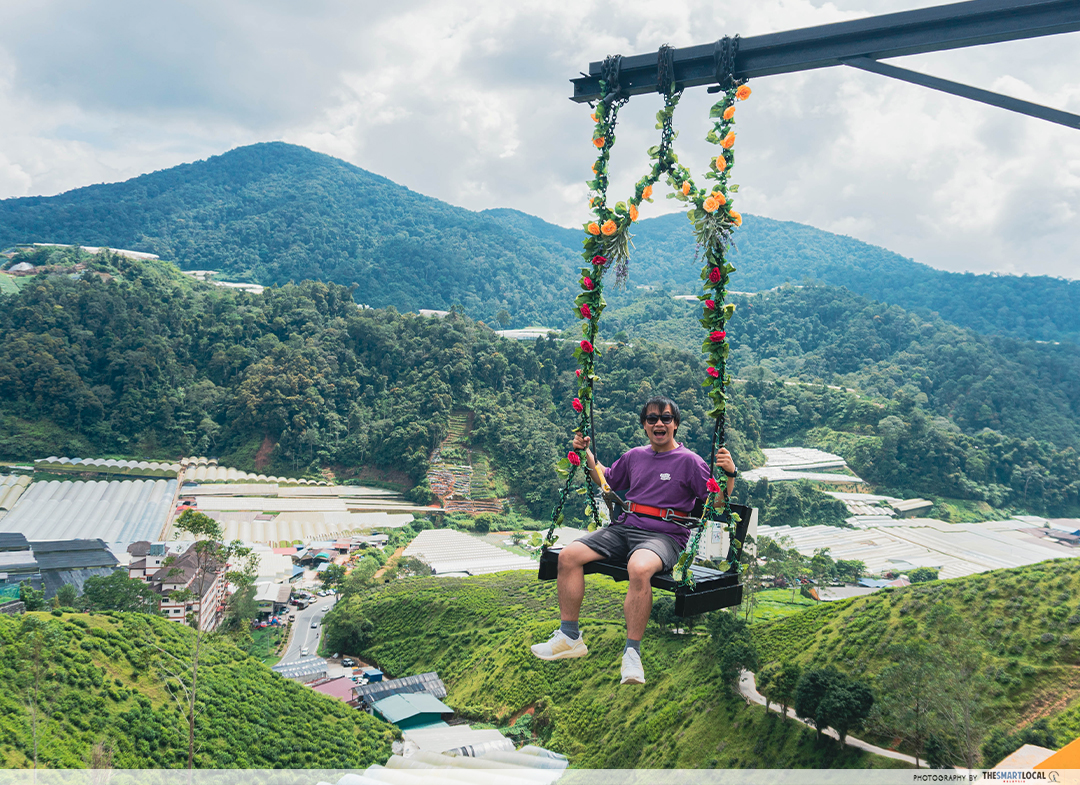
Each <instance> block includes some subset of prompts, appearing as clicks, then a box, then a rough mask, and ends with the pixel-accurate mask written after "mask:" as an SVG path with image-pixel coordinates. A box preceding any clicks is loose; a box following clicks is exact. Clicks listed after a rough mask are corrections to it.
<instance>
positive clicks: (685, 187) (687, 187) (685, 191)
mask: <svg viewBox="0 0 1080 785" xmlns="http://www.w3.org/2000/svg"><path fill="white" fill-rule="evenodd" d="M682 193H683V196H689V195H690V183H683V184H682Z"/></svg>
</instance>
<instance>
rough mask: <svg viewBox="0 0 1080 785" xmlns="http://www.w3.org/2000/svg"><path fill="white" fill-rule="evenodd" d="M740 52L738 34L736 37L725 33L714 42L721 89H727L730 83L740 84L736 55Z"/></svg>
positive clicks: (716, 71)
mask: <svg viewBox="0 0 1080 785" xmlns="http://www.w3.org/2000/svg"><path fill="white" fill-rule="evenodd" d="M738 54H739V36H737V35H736V36H735V37H734V38H732V37H730V36H726V35H725V36H724V37H723V38H721V39H719V40H718V41H717V42H716V43H715V44H713V66H714V67H715V69H716V70H715V74H716V83H717V84H718V85H720V87H721V89H727V87H728V85H729V84H738V80H737V79H736V78H735V57H736V55H738Z"/></svg>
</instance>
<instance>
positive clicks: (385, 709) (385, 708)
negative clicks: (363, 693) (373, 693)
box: [372, 692, 454, 730]
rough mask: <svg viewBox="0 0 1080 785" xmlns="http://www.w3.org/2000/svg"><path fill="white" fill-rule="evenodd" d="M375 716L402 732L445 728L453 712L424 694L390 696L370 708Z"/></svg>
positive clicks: (439, 701) (432, 697) (432, 696)
mask: <svg viewBox="0 0 1080 785" xmlns="http://www.w3.org/2000/svg"><path fill="white" fill-rule="evenodd" d="M372 709H373V710H374V712H375V713H376V714H378V715H379V716H380V717H382V718H383V719H384V720H386V721H387V722H389V723H391V724H393V725H397V726H398V727H399V728H401V729H402V730H407V729H410V728H430V727H432V726H445V725H446V721H447V720H449V719H451V718H452V717H453V716H454V710H453V709H452V708H450V707H449V706H447V705H446V704H445V703H443V702H442V701H441V700H439V699H438V698H436V697H435V696H434V695H428V694H427V693H426V692H417V693H412V694H408V693H406V694H403V695H391V696H390V697H389V698H383V699H382V700H380V701H376V702H375V704H374V705H373V706H372Z"/></svg>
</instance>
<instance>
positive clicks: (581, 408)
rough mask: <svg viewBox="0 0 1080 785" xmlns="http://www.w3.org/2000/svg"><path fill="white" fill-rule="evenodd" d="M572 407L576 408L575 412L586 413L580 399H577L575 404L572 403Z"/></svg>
mask: <svg viewBox="0 0 1080 785" xmlns="http://www.w3.org/2000/svg"><path fill="white" fill-rule="evenodd" d="M570 405H571V406H573V407H574V411H575V412H583V411H585V407H584V406H582V405H581V400H580V399H579V398H575V399H574V401H573V403H571V404H570Z"/></svg>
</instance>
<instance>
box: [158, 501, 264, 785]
mask: <svg viewBox="0 0 1080 785" xmlns="http://www.w3.org/2000/svg"><path fill="white" fill-rule="evenodd" d="M175 527H176V528H177V529H178V530H179V531H181V532H183V533H185V534H188V535H190V536H191V537H192V538H194V539H195V542H194V543H193V544H192V545H191V546H190V547H189V548H188V550H187V551H186V552H185V553H184V554H183V555H182V556H169V557H168V558H166V559H165V561H164V562H162V566H163V567H166V568H168V570H169V572H168V573H167V574H168V575H169V577H171V578H180V577H187V570H191V571H192V574H191V580H190V581H188V582H187V588H183V589H178V590H176V591H173V592H171V593H170V598H171V599H172V600H173V601H174V602H182V603H185V604H187V605H188V606H189V607H192V608H193V610H192V611H191V612H190V613H189V614H188V618H187V622H188V624H189V625H190V626H191V627H192V629H193V631H194V634H193V640H192V646H191V651H190V660H189V661H188V662H184V661H182V660H180V659H179V658H177V657H176V656H175V655H171V654H169V653H168V652H166V651H165V650H164V649H160V647H159V651H161V652H162V653H164V654H169V656H171V657H173V660H174V661H173V662H172V663H165V662H162V663H161V668H162V670H163V671H164V672H165V673H166V674H167V677H168V678H169V679H171V680H172V681H173V683H174V684H175V685H176V686H178V687H179V688H180V689H179V690H176V691H175V692H173V693H172V694H173V696H174V697H175V698H176V700H177V702H178V703H179V704H180V705H181V708H182V709H183V710H184V711H185V712H186V714H187V722H188V768H189V769H191V768H194V766H195V717H196V715H197V713H198V712H197V710H196V700H197V698H198V687H199V660H200V657H201V655H202V649H203V645H204V644H205V641H206V636H207V628H208V627H213V626H214V624H213V618H212V614H214V613H217V608H216V604H215V602H216V598H213V597H208V593H209V592H210V590H211V589H212V588H213V587H214V586H215V584H216V583H217V581H219V580H225V581H226V582H227V583H232V584H235V585H237V586H239V587H240V588H241V589H243V588H244V587H246V586H249V585H250V584H252V583H253V582H254V579H255V570H256V567H257V565H258V557H256V556H253V555H252V554H251V549H250V548H246V547H244V546H243V544H242V543H241V542H240V541H239V540H235V541H233V542H232V543H230V544H229V545H225V544H223V543H222V542H220V540H221V538H222V530H221V526H220V525H219V524H218V522H217V521H215V520H214V519H213V518H211V517H210V516H209V515H204V514H203V513H201V512H195V511H194V510H185V511H184V512H183V513H181V514H180V517H179V518H177V519H176V523H175ZM230 566H232V567H239V569H232V570H230V569H229V567H230ZM223 588H224V587H223ZM195 606H197V608H198V609H197V610H195V609H194V608H195ZM180 668H182V669H183V673H181V671H180ZM184 697H186V701H185V700H183V698H184Z"/></svg>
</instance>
